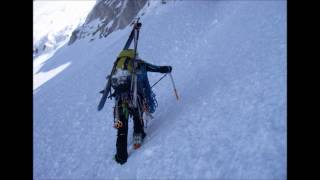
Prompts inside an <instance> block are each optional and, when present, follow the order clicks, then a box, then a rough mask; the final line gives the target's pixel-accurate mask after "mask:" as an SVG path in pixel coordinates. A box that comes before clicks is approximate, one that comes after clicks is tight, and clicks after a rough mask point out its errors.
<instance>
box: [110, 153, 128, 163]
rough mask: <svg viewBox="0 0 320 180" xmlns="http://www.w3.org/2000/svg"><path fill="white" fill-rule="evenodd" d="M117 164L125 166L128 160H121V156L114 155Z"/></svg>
mask: <svg viewBox="0 0 320 180" xmlns="http://www.w3.org/2000/svg"><path fill="white" fill-rule="evenodd" d="M113 159H114V160H115V161H116V162H117V163H119V164H121V165H123V164H124V163H126V162H127V160H126V159H121V158H119V156H118V155H117V154H116V155H114V158H113Z"/></svg>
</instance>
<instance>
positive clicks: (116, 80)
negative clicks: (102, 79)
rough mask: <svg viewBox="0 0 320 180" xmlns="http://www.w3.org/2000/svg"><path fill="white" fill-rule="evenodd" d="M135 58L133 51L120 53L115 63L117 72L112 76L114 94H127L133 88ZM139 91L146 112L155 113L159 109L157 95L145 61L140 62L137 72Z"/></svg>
mask: <svg viewBox="0 0 320 180" xmlns="http://www.w3.org/2000/svg"><path fill="white" fill-rule="evenodd" d="M133 58H134V50H133V49H125V50H123V51H121V52H120V54H119V56H118V57H117V60H116V62H115V65H114V66H115V67H114V68H115V70H114V71H113V73H112V75H111V86H112V87H113V89H114V90H115V92H114V94H115V95H117V94H121V93H127V92H128V90H130V88H131V74H132V70H133V68H132V67H133V66H132V59H133ZM137 90H138V94H140V95H141V96H142V101H143V102H142V104H144V105H145V106H144V110H146V111H148V112H149V113H153V112H154V111H155V109H156V107H157V100H156V98H155V96H156V95H155V94H154V93H153V92H152V90H151V87H150V83H149V80H148V76H147V70H146V65H145V63H144V61H142V60H138V70H137Z"/></svg>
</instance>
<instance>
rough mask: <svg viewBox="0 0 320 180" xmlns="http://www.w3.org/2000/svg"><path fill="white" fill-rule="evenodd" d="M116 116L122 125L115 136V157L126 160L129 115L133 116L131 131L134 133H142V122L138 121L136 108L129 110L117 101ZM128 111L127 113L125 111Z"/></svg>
mask: <svg viewBox="0 0 320 180" xmlns="http://www.w3.org/2000/svg"><path fill="white" fill-rule="evenodd" d="M117 106H118V114H119V120H120V121H121V122H122V123H123V126H122V127H120V128H118V134H117V143H116V147H117V156H118V157H119V158H120V159H123V160H126V159H127V158H128V152H127V141H128V119H129V114H130V115H132V116H133V131H134V133H144V130H143V120H142V118H141V119H140V116H139V111H138V109H137V108H129V106H128V104H127V103H123V102H122V101H121V100H120V101H118V104H117ZM126 110H128V111H126Z"/></svg>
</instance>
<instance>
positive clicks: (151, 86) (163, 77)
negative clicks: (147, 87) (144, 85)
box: [151, 73, 167, 88]
mask: <svg viewBox="0 0 320 180" xmlns="http://www.w3.org/2000/svg"><path fill="white" fill-rule="evenodd" d="M166 75H167V73H166V74H165V75H163V76H162V77H161V78H160V79H159V80H158V81H157V82H156V83H154V84H153V85H152V86H151V88H152V87H153V86H155V85H156V84H158V82H160V81H161V79H163V78H164V77H165V76H166Z"/></svg>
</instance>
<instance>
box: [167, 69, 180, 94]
mask: <svg viewBox="0 0 320 180" xmlns="http://www.w3.org/2000/svg"><path fill="white" fill-rule="evenodd" d="M169 75H170V79H171V82H172V85H173V90H174V94H175V95H176V98H177V100H179V96H178V92H177V89H176V85H175V84H174V81H173V78H172V75H171V73H169Z"/></svg>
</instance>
